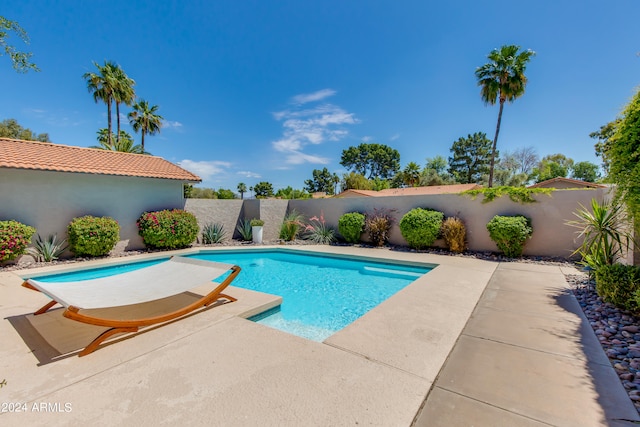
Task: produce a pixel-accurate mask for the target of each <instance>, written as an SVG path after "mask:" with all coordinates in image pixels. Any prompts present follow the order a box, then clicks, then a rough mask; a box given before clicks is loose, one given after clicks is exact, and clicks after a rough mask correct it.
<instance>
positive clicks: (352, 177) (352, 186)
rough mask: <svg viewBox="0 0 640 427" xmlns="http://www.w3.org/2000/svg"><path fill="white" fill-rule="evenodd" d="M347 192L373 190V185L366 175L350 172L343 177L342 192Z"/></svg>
mask: <svg viewBox="0 0 640 427" xmlns="http://www.w3.org/2000/svg"><path fill="white" fill-rule="evenodd" d="M345 190H373V185H372V183H371V181H369V180H368V179H367V178H365V176H364V175H362V174H359V173H355V172H349V173H348V174H344V175H343V176H342V191H345Z"/></svg>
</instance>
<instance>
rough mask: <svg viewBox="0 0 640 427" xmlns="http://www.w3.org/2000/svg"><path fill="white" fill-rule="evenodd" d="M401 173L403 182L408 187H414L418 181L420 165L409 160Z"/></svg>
mask: <svg viewBox="0 0 640 427" xmlns="http://www.w3.org/2000/svg"><path fill="white" fill-rule="evenodd" d="M401 173H402V180H403V181H404V184H405V185H407V186H409V187H416V186H418V184H419V183H420V165H418V164H417V163H416V162H409V163H407V166H405V168H404V170H403V171H402V172H401Z"/></svg>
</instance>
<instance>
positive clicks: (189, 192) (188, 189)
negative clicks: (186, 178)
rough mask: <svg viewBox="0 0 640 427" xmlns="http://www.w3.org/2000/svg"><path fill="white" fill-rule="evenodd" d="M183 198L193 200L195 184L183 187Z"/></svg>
mask: <svg viewBox="0 0 640 427" xmlns="http://www.w3.org/2000/svg"><path fill="white" fill-rule="evenodd" d="M182 196H183V197H184V198H185V199H193V184H184V186H183V187H182Z"/></svg>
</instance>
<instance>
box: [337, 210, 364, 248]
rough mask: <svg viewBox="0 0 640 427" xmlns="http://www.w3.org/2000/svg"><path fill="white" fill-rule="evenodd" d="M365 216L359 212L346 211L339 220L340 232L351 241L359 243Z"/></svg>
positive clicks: (345, 238)
mask: <svg viewBox="0 0 640 427" xmlns="http://www.w3.org/2000/svg"><path fill="white" fill-rule="evenodd" d="M364 219H365V216H364V215H363V214H361V213H359V212H351V213H346V214H344V215H342V216H341V217H340V219H339V220H338V232H339V233H340V234H341V235H342V237H343V238H344V240H346V241H347V242H349V243H358V242H359V241H360V236H361V235H362V230H363V229H364Z"/></svg>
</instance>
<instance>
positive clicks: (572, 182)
mask: <svg viewBox="0 0 640 427" xmlns="http://www.w3.org/2000/svg"><path fill="white" fill-rule="evenodd" d="M555 184H566V185H567V186H568V187H575V188H605V187H606V185H603V184H597V183H595V182H587V181H582V180H579V179H572V178H564V177H561V176H559V177H556V178H551V179H547V180H546V181H541V182H539V183H537V184H533V185H530V186H529V187H528V188H553V186H554V185H555Z"/></svg>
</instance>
